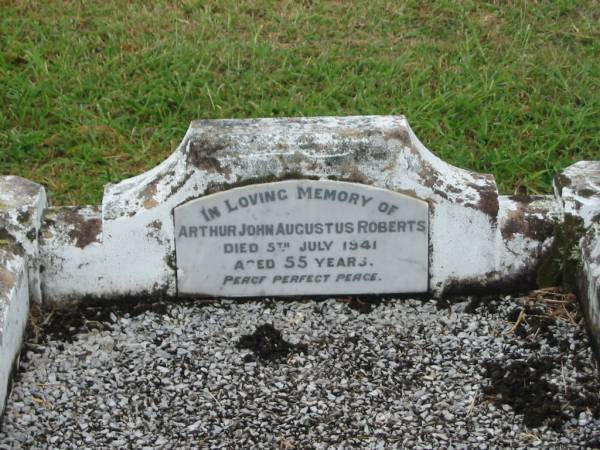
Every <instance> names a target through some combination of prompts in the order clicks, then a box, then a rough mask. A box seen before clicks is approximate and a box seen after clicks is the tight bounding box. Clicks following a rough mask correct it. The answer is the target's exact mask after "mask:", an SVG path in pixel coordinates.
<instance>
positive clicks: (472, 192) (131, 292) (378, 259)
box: [41, 116, 560, 302]
mask: <svg viewBox="0 0 600 450" xmlns="http://www.w3.org/2000/svg"><path fill="white" fill-rule="evenodd" d="M286 180H298V181H296V182H295V183H297V184H298V183H301V182H303V183H307V186H308V185H309V181H311V182H312V183H321V184H322V186H323V187H325V186H333V184H327V183H333V182H346V183H350V184H351V189H352V192H354V193H355V194H357V195H359V196H360V195H361V194H363V193H366V192H371V191H370V190H371V189H375V188H377V189H379V190H378V191H376V192H378V194H376V195H377V196H378V197H377V198H381V199H382V200H385V199H387V198H394V199H397V200H396V201H397V202H398V205H397V206H398V208H399V209H401V208H406V207H407V206H406V205H411V204H412V205H423V208H422V210H421V212H416V211H415V214H416V215H414V217H413V218H400V216H398V217H399V219H398V220H397V221H396V222H395V223H397V224H398V223H402V222H407V220H408V221H411V220H415V221H422V220H426V221H427V232H426V233H425V232H424V231H417V232H409V233H412V234H411V236H412V237H413V238H414V239H405V238H406V236H408V235H407V234H406V233H403V232H395V236H394V237H395V239H396V238H397V239H398V241H396V240H395V239H394V240H393V242H392V240H391V239H390V240H386V241H382V233H379V232H377V233H372V232H369V233H367V234H366V236H365V238H366V239H363V240H364V241H373V240H375V241H377V242H378V243H380V242H385V244H384V246H385V248H381V247H379V248H378V249H377V250H375V251H374V250H367V249H365V248H361V256H365V257H366V255H367V254H369V255H371V254H374V255H376V256H374V257H371V256H369V264H370V263H373V264H374V266H373V267H375V269H376V270H375V269H374V270H373V272H371V273H372V274H373V273H377V274H378V275H376V276H374V275H373V278H377V282H375V281H366V277H367V275H365V278H363V279H362V280H361V281H348V282H343V284H339V283H341V282H342V281H341V279H340V282H337V283H336V281H335V279H333V281H332V277H336V278H337V277H338V276H341V274H343V273H346V274H347V273H350V274H354V275H351V276H350V279H351V280H352V276H357V277H358V275H356V273H359V272H357V271H352V272H342V271H341V270H339V271H338V269H342V267H341V266H340V267H338V268H332V267H327V268H325V267H319V263H318V262H317V261H316V260H314V258H315V256H311V258H313V259H312V267H311V268H309V267H308V264H307V267H306V268H303V269H302V271H296V272H293V273H292V270H291V269H287V268H285V267H283V266H281V265H282V264H286V259H285V258H282V257H280V256H278V257H277V263H276V264H277V266H276V267H273V268H266V269H256V268H254V269H249V267H250V266H248V265H247V264H245V265H244V270H241V269H237V272H239V273H240V275H239V276H240V277H241V278H236V276H235V275H234V273H235V272H236V269H235V266H234V267H233V268H230V267H229V266H230V265H231V264H232V263H234V264H235V262H237V259H236V260H235V261H234V256H233V254H232V253H225V251H226V249H225V244H226V243H227V244H238V246H237V247H236V246H234V247H233V249H234V251H238V252H242V251H244V249H245V250H246V251H250V248H252V249H255V247H254V246H252V247H251V246H250V245H249V244H256V245H258V244H260V246H259V250H258V252H259V258H258V259H260V260H261V261H264V260H267V259H274V258H267V256H268V255H267V253H268V252H267V247H268V245H269V243H270V242H275V243H276V242H282V243H283V244H282V245H286V243H287V244H289V246H290V247H289V248H287V249H286V250H285V251H287V252H289V254H288V255H287V256H294V257H295V258H294V261H296V260H297V258H298V257H299V256H302V255H301V253H302V251H301V250H300V246H302V245H303V243H304V242H309V241H310V242H312V241H315V242H317V244H316V245H319V243H318V241H323V242H321V243H320V244H321V245H322V246H328V245H331V251H329V252H328V255H331V256H328V257H333V258H335V257H338V260H337V261H339V258H343V257H346V258H347V257H351V255H350V250H344V249H343V247H341V248H340V246H343V245H344V242H346V241H347V244H346V245H347V246H351V245H354V243H353V241H356V240H357V239H360V238H361V236H359V235H358V234H356V233H355V234H354V235H352V236H350V235H348V236H344V235H336V236H335V237H333V238H325V237H324V238H323V239H321V238H317V239H304V238H303V237H302V236H299V235H296V236H294V237H293V238H291V239H275V240H271V239H263V238H262V237H260V239H252V240H249V241H248V240H241V239H238V238H239V236H236V237H235V239H233V240H229V241H227V242H225V240H220V239H221V238H217V237H211V236H210V235H209V236H208V239H207V240H202V239H201V238H200V237H198V238H190V237H189V236H186V235H183V234H182V235H179V233H180V230H181V228H180V227H179V229H178V227H177V226H175V224H174V220H175V221H179V220H180V219H181V218H182V217H188V215H190V214H191V215H193V214H194V212H193V211H194V210H197V213H198V214H200V216H199V220H202V219H203V218H204V215H203V214H202V213H201V212H199V211H202V208H203V207H204V208H205V209H204V210H205V212H206V214H208V215H209V217H210V213H209V212H208V211H210V208H209V209H207V207H209V206H210V207H216V206H218V207H219V211H220V213H221V214H222V215H221V217H220V218H219V219H218V220H217V222H219V221H222V224H224V225H229V226H232V225H235V226H236V227H237V226H241V225H242V224H243V223H247V224H250V225H252V224H258V223H259V222H260V220H263V219H264V220H267V217H268V221H265V222H264V224H273V223H276V222H282V223H283V222H286V220H284V218H283V217H280V216H278V212H277V211H275V210H273V211H271V210H266V209H264V208H267V207H268V206H269V205H268V204H267V203H265V204H262V205H257V208H253V209H248V208H243V207H242V205H240V204H238V205H237V206H238V208H239V209H238V210H237V211H236V212H229V213H227V212H226V211H227V209H222V208H226V206H223V204H219V205H216V206H215V205H213V204H211V203H210V202H212V201H213V199H217V201H220V200H218V199H230V201H234V200H235V199H234V196H238V195H239V196H242V197H243V198H245V199H246V200H240V199H241V198H242V197H236V198H238V202H239V201H242V202H243V201H247V202H248V203H249V202H251V200H250V198H251V197H249V195H250V193H260V190H261V189H264V187H256V186H257V185H260V184H264V183H277V182H283V181H286ZM300 180H304V181H300ZM307 180H308V181H307ZM317 185H318V184H315V185H314V186H317ZM289 186H292V184H290V185H289ZM346 186H347V188H348V189H350V187H348V185H346ZM244 187H245V189H247V191H237V190H235V189H236V188H244ZM272 189H276V188H275V187H273V188H272ZM330 189H331V188H330ZM244 192H246V193H247V194H244ZM373 192H375V191H373ZM212 195H215V197H212ZM365 195H366V194H365ZM374 195H375V194H374ZM219 196H221V197H219ZM359 198H360V197H359ZM400 199H403V200H400ZM375 201H376V199H375V197H374V200H373V202H375ZM317 202H322V201H320V200H317ZM390 203H391V200H390ZM310 204H317V203H314V202H313V203H310ZM425 204H426V205H427V208H425V206H424V205H425ZM280 205H281V206H285V205H286V203H285V202H284V203H280ZM270 206H273V205H270ZM368 206H370V204H369V205H368ZM365 211H366V209H365V210H363V209H362V208H358V207H356V208H355V207H353V205H351V204H346V205H343V204H337V203H334V202H330V201H327V206H323V207H322V208H321V209H319V210H316V209H315V210H310V209H306V211H301V210H298V209H296V210H290V211H289V212H290V214H292V218H293V220H294V221H295V222H304V221H306V220H307V219H310V221H311V222H312V223H316V222H319V223H325V222H326V221H335V220H336V217H338V216H339V217H340V218H343V219H340V220H343V221H351V222H353V223H354V225H356V224H357V222H358V221H359V220H370V221H374V222H381V221H383V219H381V218H380V217H381V216H382V215H385V214H386V212H381V211H378V210H376V211H375V212H369V213H368V214H369V215H370V216H369V217H367V216H365V214H363V213H364V212H365ZM252 212H256V213H258V214H260V215H261V217H256V218H252V217H251V213H252ZM354 212H356V217H352V218H349V216H351V215H352V214H354ZM394 212H395V211H394ZM398 214H400V213H398ZM424 216H426V217H425V218H424ZM238 218H239V222H238ZM250 219H251V220H252V221H250V222H249V221H248V220H250ZM390 220H392V221H394V219H393V218H391V216H390ZM557 220H560V212H559V210H558V206H557V204H556V201H555V200H554V198H553V197H551V196H545V197H543V196H542V197H527V198H516V197H511V196H500V195H498V190H497V187H496V183H495V181H494V179H493V177H492V176H491V175H486V174H479V173H474V172H470V171H467V170H463V169H459V168H456V167H453V166H451V165H449V164H447V163H445V162H444V161H442V160H441V159H439V158H437V157H436V156H435V155H433V154H432V153H431V152H430V151H429V150H427V149H426V148H425V147H424V146H423V144H422V143H421V142H420V141H419V140H418V138H417V137H416V136H415V135H414V133H413V132H412V130H411V129H410V127H409V125H408V122H407V121H406V119H405V118H404V117H401V116H365V117H315V118H301V119H254V120H213V121H210V120H209V121H198V122H193V123H192V124H191V126H190V128H189V130H188V132H187V134H186V136H185V137H184V139H183V141H182V143H181V145H180V146H179V148H178V149H177V150H176V151H175V152H174V153H173V154H172V155H171V156H170V157H169V158H168V159H167V160H165V161H164V162H163V163H162V164H160V165H159V166H157V167H155V168H154V169H152V170H150V171H148V172H146V173H144V174H141V175H139V176H137V177H134V178H131V179H128V180H124V181H122V182H121V183H118V184H115V185H109V186H107V187H106V189H105V194H104V198H103V204H102V206H101V207H85V208H57V209H50V210H49V211H48V212H47V214H46V223H45V227H44V230H43V232H42V240H41V251H42V256H43V259H44V261H45V264H44V266H45V270H44V272H43V287H44V296H45V298H46V299H48V300H49V301H53V302H64V301H68V300H69V299H74V300H77V299H80V298H82V297H86V298H93V297H95V298H97V299H98V300H103V299H110V298H121V297H131V296H144V297H149V296H150V297H152V296H155V297H156V296H160V297H162V296H171V297H172V296H176V295H177V294H178V293H180V294H214V295H232V296H241V295H248V296H255V295H291V294H294V295H295V294H302V293H305V294H310V293H322V294H328V293H331V294H333V293H364V292H367V291H368V292H370V293H393V292H396V293H402V292H410V291H412V292H424V291H428V292H429V293H431V294H432V295H436V296H441V295H444V294H449V293H454V294H457V293H467V292H483V291H490V290H496V291H501V290H506V289H509V288H510V289H515V288H516V287H518V286H521V287H525V286H531V284H532V282H533V280H535V268H536V267H537V266H538V265H539V263H540V261H541V260H542V259H543V258H544V256H545V254H546V252H547V249H548V248H549V247H550V245H551V243H552V239H553V231H554V228H553V225H554V222H555V221H557ZM219 223H221V222H219ZM184 225H186V226H187V227H189V226H192V227H193V226H198V227H200V226H204V225H203V223H202V222H199V223H197V224H195V225H194V224H192V223H189V218H188V219H185V223H184ZM397 226H398V227H400V225H397ZM406 226H409V227H410V226H411V225H410V223H409V224H408V225H406ZM405 229H406V228H405ZM199 230H200V228H198V230H197V231H196V232H197V233H200V231H199ZM236 230H237V228H236ZM186 231H190V232H191V233H194V231H193V228H192V229H191V230H190V229H189V228H186ZM346 237H349V238H350V239H348V240H347V239H345V238H346ZM259 241H260V242H259ZM331 241H333V242H331ZM361 242H362V241H361ZM241 244H246V247H244V246H243V245H241ZM306 245H308V244H306ZM310 245H315V244H313V243H311V244H310ZM364 245H365V246H366V245H368V244H364ZM379 245H380V244H379ZM425 246H426V251H425V250H424V248H425ZM413 247H414V248H413ZM228 249H229V247H228ZM236 249H237V250H236ZM417 249H418V250H417ZM316 252H318V250H317V251H316ZM362 252H364V254H363V253H362ZM392 254H395V255H396V256H395V259H393V258H392V257H391V256H390V255H392ZM207 255H208V256H209V257H210V261H206V260H205V259H206V257H207ZM239 255H243V254H242V253H239ZM400 255H404V256H409V258H408V259H413V260H414V261H415V264H413V266H412V268H409V264H407V262H406V261H404V262H403V261H402V258H403V257H404V256H400ZM200 256H201V257H202V258H200ZM282 256H283V255H282ZM323 256H325V255H323ZM307 258H308V257H307ZM241 259H243V258H241ZM246 259H252V257H249V258H246ZM290 261H291V260H290ZM343 261H345V262H347V261H348V260H343ZM250 264H252V263H250ZM263 264H271V263H270V262H269V263H267V262H263ZM288 264H291V262H289V263H288ZM321 264H329V260H324V261H323V262H322V263H321ZM418 267H421V269H418ZM208 269H212V273H211V270H208ZM304 269H306V270H304ZM323 269H326V270H323ZM334 269H335V270H334ZM232 270H233V271H232ZM280 270H283V271H280ZM260 271H264V274H263V275H260V273H259V272H260ZM225 272H226V273H225ZM288 272H289V273H288ZM261 273H262V272H261ZM360 273H369V272H366V271H360ZM404 273H408V274H411V275H410V276H408V275H403V274H404ZM311 274H312V275H317V274H325V275H327V274H329V275H330V277H329V278H328V280H327V282H326V284H325V285H322V286H321V287H322V288H325V289H323V290H321V289H319V288H317V287H316V286H314V285H313V286H311V285H310V282H309V281H308V276H309V275H311ZM425 274H426V275H425ZM286 275H290V276H296V278H291V277H288V278H285V276H286ZM303 275H304V276H305V278H297V277H301V276H303ZM225 276H230V277H233V279H231V278H228V279H227V283H226V284H225V285H223V283H225V278H224V277H225ZM244 276H246V277H256V276H258V277H260V276H267V278H265V279H264V280H263V281H262V282H261V284H260V285H256V284H255V285H247V284H246V285H239V284H237V285H236V284H235V281H236V280H237V281H238V282H242V283H244V281H243V280H244ZM275 276H281V277H284V278H282V279H281V280H280V279H277V283H279V282H280V281H283V280H287V281H288V283H282V284H286V286H282V285H278V284H275V282H274V278H273V277H275ZM425 277H427V280H425ZM379 278H381V280H379ZM252 279H254V280H255V281H256V278H250V280H252ZM292 279H293V280H295V282H292ZM320 279H321V280H323V278H320ZM267 280H269V281H268V282H267ZM299 280H302V282H299ZM312 280H315V278H314V277H313V278H312ZM231 283H233V284H231ZM353 283H354V285H353ZM367 286H369V287H367Z"/></svg>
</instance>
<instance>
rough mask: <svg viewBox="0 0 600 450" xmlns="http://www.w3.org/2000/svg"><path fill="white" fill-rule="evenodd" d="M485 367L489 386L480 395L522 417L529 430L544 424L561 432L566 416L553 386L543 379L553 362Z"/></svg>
mask: <svg viewBox="0 0 600 450" xmlns="http://www.w3.org/2000/svg"><path fill="white" fill-rule="evenodd" d="M484 367H485V376H486V377H487V378H489V379H490V380H491V383H490V385H489V386H488V387H486V388H485V389H484V391H483V392H484V394H486V395H487V396H489V399H490V400H491V401H493V402H496V403H501V404H507V405H510V406H511V407H512V408H513V410H514V411H515V412H516V413H517V414H523V423H524V424H525V425H526V426H527V427H528V428H536V427H539V426H541V425H543V424H544V423H547V424H548V426H549V427H550V428H552V429H554V430H560V429H561V428H562V426H563V424H564V422H565V420H567V419H568V415H567V414H565V413H564V412H563V411H562V410H561V405H560V402H559V401H558V399H557V396H556V394H557V388H556V386H554V385H552V384H550V383H549V382H548V381H546V380H544V379H543V376H544V375H545V374H546V373H548V372H549V371H550V370H552V367H553V361H552V360H549V359H547V358H540V359H528V360H527V361H512V362H508V363H507V362H504V361H488V362H486V363H485V364H484Z"/></svg>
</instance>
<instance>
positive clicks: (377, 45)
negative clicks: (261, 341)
mask: <svg viewBox="0 0 600 450" xmlns="http://www.w3.org/2000/svg"><path fill="white" fill-rule="evenodd" d="M599 25H600V2H599V1H587V0H581V1H572V0H568V1H564V0H563V1H549V0H547V1H545V0H539V1H532V0H523V1H508V0H507V1H495V2H488V3H484V2H475V1H471V2H470V1H464V2H450V1H436V2H423V1H403V2H400V1H374V0H365V1H318V0H314V1H310V0H307V1H303V2H299V1H285V0H284V1H262V0H255V1H240V0H223V1H179V2H160V3H157V2H148V1H145V2H135V3H132V2H130V1H125V0H123V1H115V2H109V1H94V2H92V1H64V2H62V1H61V2H58V1H50V0H48V1H7V0H0V174H8V173H12V174H18V175H21V176H24V177H27V178H30V179H33V180H35V181H38V182H41V183H43V184H45V185H46V186H48V188H49V190H50V192H51V196H52V200H53V203H55V204H71V203H73V204H77V203H98V202H99V201H100V199H101V195H102V186H103V185H104V184H105V183H107V182H115V181H118V180H120V179H122V178H124V177H128V176H131V175H135V174H137V173H140V172H142V171H144V170H147V169H148V168H150V167H153V166H154V165H156V164H157V163H158V162H160V161H161V160H162V159H164V158H165V157H166V156H167V155H168V154H169V153H170V152H171V151H172V150H173V149H174V148H175V147H176V145H177V143H178V142H179V141H180V140H181V138H182V137H183V135H184V133H185V130H186V129H187V126H188V124H189V122H190V121H191V120H193V119H199V118H223V117H237V118H246V117H270V116H313V115H350V114H405V115H406V116H407V117H408V119H409V121H410V123H411V126H412V127H413V129H414V130H415V132H416V133H417V135H418V136H419V137H420V139H421V140H422V141H423V142H424V143H425V145H426V146H427V147H428V148H430V149H431V150H432V151H434V152H435V153H436V154H438V155H439V156H441V157H442V158H444V159H446V160H447V161H449V162H451V163H453V164H456V165H459V166H462V167H465V168H469V169H473V170H477V171H483V172H490V173H493V174H494V175H495V176H496V179H497V181H498V183H499V185H500V188H501V191H502V192H504V193H510V192H512V191H513V190H514V189H515V187H517V186H519V185H525V186H526V187H528V188H529V190H530V192H536V193H537V192H540V193H543V192H549V191H550V185H551V180H552V177H553V175H554V174H555V173H556V172H557V171H558V170H560V169H561V168H563V167H565V166H567V165H569V164H572V163H573V162H575V161H578V160H580V159H586V158H587V159H590V158H592V159H600V80H599V74H600V26H599Z"/></svg>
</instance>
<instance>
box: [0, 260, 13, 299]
mask: <svg viewBox="0 0 600 450" xmlns="http://www.w3.org/2000/svg"><path fill="white" fill-rule="evenodd" d="M16 281H17V278H16V277H15V276H14V274H12V273H11V272H9V271H8V270H7V269H5V268H4V267H2V266H0V292H2V293H5V292H8V291H10V290H11V289H12V288H13V286H14V285H15V283H16Z"/></svg>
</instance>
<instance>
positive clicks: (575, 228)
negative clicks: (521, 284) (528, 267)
mask: <svg viewBox="0 0 600 450" xmlns="http://www.w3.org/2000/svg"><path fill="white" fill-rule="evenodd" d="M583 233H584V226H583V220H582V219H581V218H580V217H575V216H572V215H570V214H567V215H566V216H565V220H564V221H563V222H562V223H559V224H556V226H555V232H554V242H553V243H552V247H551V248H550V251H549V252H548V255H547V256H546V257H545V258H544V260H543V261H542V263H541V264H540V267H539V269H538V272H537V280H536V281H537V284H538V286H539V287H541V288H544V287H550V286H561V287H562V288H563V289H566V290H568V291H571V292H574V291H576V290H577V286H578V278H579V271H580V268H581V261H580V258H579V255H580V249H579V242H580V240H581V237H582V236H583Z"/></svg>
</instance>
